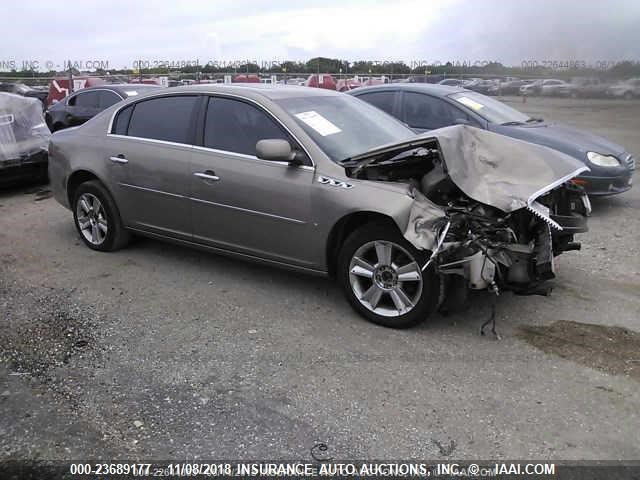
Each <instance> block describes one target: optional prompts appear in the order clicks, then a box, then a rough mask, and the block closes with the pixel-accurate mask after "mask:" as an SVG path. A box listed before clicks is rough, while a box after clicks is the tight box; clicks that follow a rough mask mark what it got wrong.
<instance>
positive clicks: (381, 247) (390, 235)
mask: <svg viewBox="0 0 640 480" xmlns="http://www.w3.org/2000/svg"><path fill="white" fill-rule="evenodd" d="M49 157H50V162H49V173H50V176H51V185H52V189H53V192H54V195H55V197H56V199H57V200H58V201H59V202H60V203H61V204H62V205H64V206H65V207H67V208H69V209H70V210H71V211H72V212H73V216H74V221H75V224H76V228H77V230H78V232H79V234H80V236H81V238H82V239H83V241H84V243H85V244H86V245H87V246H88V247H89V248H92V249H94V250H100V251H110V250H115V249H118V248H120V247H123V246H124V245H125V244H126V243H127V240H128V239H129V236H130V234H131V233H137V234H142V235H146V236H150V237H154V238H158V239H165V240H170V241H173V242H177V243H181V244H185V245H191V246H195V247H199V248H203V249H207V250H210V251H214V252H219V253H224V254H229V255H234V256H238V257H242V258H245V259H251V260H256V261H260V262H264V263H268V264H272V265H278V266H283V267H287V268H291V269H296V270H300V271H305V272H309V273H315V274H320V275H329V276H331V277H334V278H336V279H337V281H338V282H339V284H340V285H341V287H342V288H343V290H344V292H345V294H346V297H347V299H348V300H349V302H350V303H351V305H352V306H353V307H354V308H355V309H356V310H357V311H358V312H359V313H361V314H362V315H363V316H365V317H366V318H368V319H369V320H371V321H373V322H375V323H378V324H381V325H385V326H390V327H398V328H401V327H408V326H411V325H415V324H417V323H419V322H421V321H423V320H424V319H426V318H427V317H428V316H429V315H430V314H431V313H433V312H434V311H435V310H436V309H437V308H438V307H441V308H445V307H446V302H447V298H448V297H449V296H450V295H449V294H450V293H451V292H454V291H457V290H463V291H467V290H468V289H479V290H491V291H493V292H495V293H497V292H498V291H500V290H503V289H504V290H516V291H518V292H520V293H538V292H539V291H540V285H541V284H542V282H544V281H545V280H547V279H549V278H552V277H553V257H554V255H558V254H559V253H562V252H563V251H566V250H573V249H577V248H579V244H577V243H576V242H574V241H573V235H574V234H575V233H579V232H582V231H585V230H586V225H585V222H584V216H583V214H584V213H585V211H584V208H586V204H584V203H581V202H582V201H583V200H584V196H583V195H582V193H581V191H580V189H579V188H576V187H572V186H571V185H570V184H567V183H566V182H568V181H569V180H570V179H571V178H573V177H575V176H576V175H578V174H579V173H580V172H582V171H583V170H585V167H584V166H583V165H582V164H580V163H579V162H577V161H576V160H574V159H572V158H570V157H568V156H566V155H563V154H561V153H559V152H555V151H553V150H550V149H548V148H546V147H541V146H537V145H531V144H528V143H525V142H521V141H519V140H513V139H510V138H507V137H502V136H500V135H496V134H493V133H491V132H484V131H481V130H479V129H474V128H472V127H467V126H456V127H449V128H445V129H442V130H440V131H436V132H431V133H429V134H426V135H425V136H419V137H416V136H415V135H414V133H413V131H412V130H410V129H409V128H407V127H406V126H404V125H403V124H402V123H400V122H398V121H397V120H395V119H394V118H393V117H391V116H389V115H387V114H386V113H384V112H382V111H381V110H378V109H377V108H375V107H373V106H371V105H369V104H367V103H366V102H363V101H361V100H359V99H357V98H354V97H351V96H348V95H344V94H340V93H338V92H333V91H329V90H324V89H315V88H305V87H297V86H286V85H249V84H247V85H243V86H231V85H199V86H190V87H177V88H168V89H163V91H162V92H160V93H155V94H152V95H147V96H144V97H138V98H134V99H131V100H129V101H125V102H121V103H119V104H117V105H115V106H113V107H111V108H109V109H108V110H106V111H104V112H102V113H100V114H99V115H97V116H96V117H94V118H93V119H91V120H89V121H88V122H87V123H86V124H84V125H82V126H80V127H78V128H74V129H68V130H63V131H61V132H57V133H55V134H54V135H53V136H52V139H51V142H50V145H49ZM583 207H584V208H583Z"/></svg>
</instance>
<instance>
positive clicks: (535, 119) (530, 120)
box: [527, 117, 544, 123]
mask: <svg viewBox="0 0 640 480" xmlns="http://www.w3.org/2000/svg"><path fill="white" fill-rule="evenodd" d="M534 122H535V123H539V122H544V120H543V119H542V118H540V117H530V118H529V120H527V123H534Z"/></svg>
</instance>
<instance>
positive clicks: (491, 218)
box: [351, 126, 590, 293]
mask: <svg viewBox="0 0 640 480" xmlns="http://www.w3.org/2000/svg"><path fill="white" fill-rule="evenodd" d="M409 150H410V151H401V152H394V151H392V150H390V149H387V150H386V151H385V152H386V153H385V154H384V155H386V156H384V155H381V156H380V158H379V159H373V160H367V161H366V163H365V164H364V166H362V164H360V166H358V167H356V168H354V169H353V170H351V173H352V174H355V175H356V176H357V177H358V178H366V179H370V180H388V181H405V182H409V183H410V184H411V185H413V187H414V188H413V193H412V195H413V197H414V202H413V205H412V208H411V211H410V213H409V219H408V222H407V227H406V229H405V231H404V236H405V238H406V239H407V240H408V241H409V242H411V243H412V244H413V245H414V246H415V247H416V248H418V249H421V250H427V251H430V252H431V254H430V258H429V260H428V262H427V263H426V264H425V265H424V266H423V270H424V269H426V268H427V267H428V266H429V265H433V266H434V267H435V269H436V271H437V272H438V273H439V274H441V275H443V276H448V277H453V276H456V277H457V279H458V280H456V281H454V282H453V283H455V284H460V283H464V284H465V285H466V286H467V287H468V288H470V289H491V290H493V291H495V292H498V291H499V290H502V289H508V290H513V291H517V292H519V293H543V292H545V291H546V289H545V288H544V287H542V285H543V283H544V282H545V281H546V280H549V279H551V278H553V277H554V271H555V266H554V256H556V255H559V254H561V253H563V252H565V251H568V250H578V249H579V248H580V244H579V243H577V242H574V240H573V236H574V234H576V233H582V232H585V231H586V230H587V227H586V216H587V215H588V214H589V213H590V205H589V203H588V199H587V197H586V195H584V192H583V191H582V190H581V188H580V187H578V186H575V185H572V184H570V183H567V182H569V180H571V179H572V178H574V177H576V176H578V175H579V174H581V173H582V172H584V171H585V170H588V168H587V167H585V166H584V165H583V164H581V163H580V162H578V161H576V160H575V159H573V158H571V157H569V156H567V155H564V154H562V153H560V152H557V151H554V150H551V149H549V148H547V147H542V146H539V145H534V144H530V143H527V142H523V141H520V140H516V139H512V138H509V137H504V136H501V135H497V134H495V133H491V132H487V131H484V130H480V129H476V128H473V127H466V126H456V127H447V128H444V129H440V130H436V131H433V132H430V133H429V134H428V136H423V137H422V141H421V142H418V144H416V142H413V143H412V145H411V146H410V148H409ZM389 152H391V153H389ZM460 280H462V281H460Z"/></svg>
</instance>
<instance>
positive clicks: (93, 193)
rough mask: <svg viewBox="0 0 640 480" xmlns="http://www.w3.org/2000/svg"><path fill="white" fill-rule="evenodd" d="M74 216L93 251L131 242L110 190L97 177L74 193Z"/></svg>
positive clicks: (84, 238)
mask: <svg viewBox="0 0 640 480" xmlns="http://www.w3.org/2000/svg"><path fill="white" fill-rule="evenodd" d="M73 198H74V200H73V219H74V221H75V224H76V229H77V230H78V233H79V234H80V237H81V238H82V240H83V241H84V243H85V245H87V246H88V247H89V248H91V249H93V250H100V251H103V252H108V251H112V250H118V249H119V248H122V247H123V246H124V245H126V244H127V242H128V241H129V232H127V230H126V229H125V228H124V225H123V224H122V221H121V219H120V213H119V212H118V208H117V207H116V204H115V202H114V200H113V198H112V197H111V195H110V194H109V192H108V191H107V189H106V188H105V187H104V185H102V183H100V182H99V181H97V180H91V181H89V182H85V183H83V184H81V185H80V186H79V187H78V188H77V189H76V191H75V193H74V197H73Z"/></svg>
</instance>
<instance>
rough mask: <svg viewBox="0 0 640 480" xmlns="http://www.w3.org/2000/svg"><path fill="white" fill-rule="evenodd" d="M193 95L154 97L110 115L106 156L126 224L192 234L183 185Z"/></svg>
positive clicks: (191, 128) (178, 234)
mask: <svg viewBox="0 0 640 480" xmlns="http://www.w3.org/2000/svg"><path fill="white" fill-rule="evenodd" d="M198 99H199V97H198V96H197V95H171V96H163V97H154V98H151V99H147V100H142V101H139V102H136V103H134V104H131V105H130V106H128V107H127V108H125V109H123V110H120V112H119V113H118V115H117V116H116V117H115V119H114V124H113V127H112V132H111V134H109V135H107V140H106V151H107V158H106V159H105V161H107V163H108V164H109V169H110V174H111V178H112V180H113V181H114V183H115V184H116V185H117V192H116V196H117V202H118V207H119V208H120V213H121V214H122V216H123V220H124V222H125V224H126V225H127V226H130V227H132V228H136V229H139V230H144V231H147V232H150V233H156V234H159V235H164V236H170V237H175V238H180V239H191V222H190V219H189V202H188V199H187V189H188V186H189V179H190V169H189V162H190V160H191V151H192V148H193V147H192V144H193V139H194V132H195V113H196V109H197V105H198Z"/></svg>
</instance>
